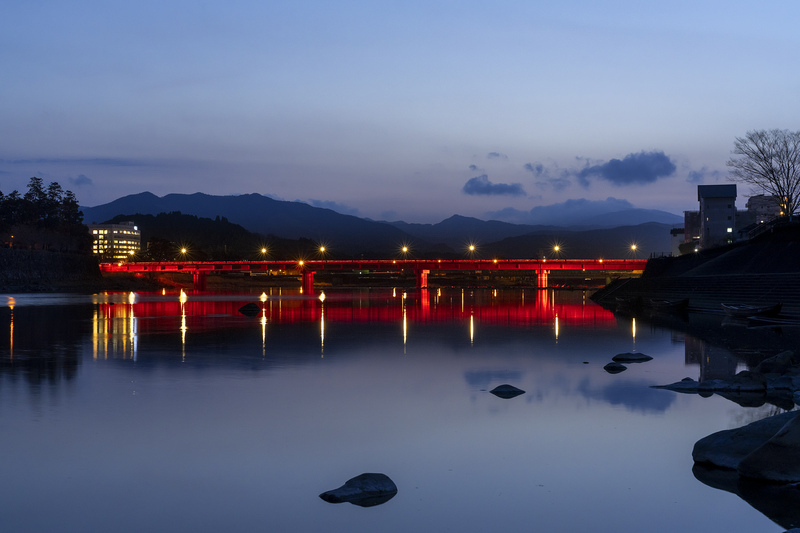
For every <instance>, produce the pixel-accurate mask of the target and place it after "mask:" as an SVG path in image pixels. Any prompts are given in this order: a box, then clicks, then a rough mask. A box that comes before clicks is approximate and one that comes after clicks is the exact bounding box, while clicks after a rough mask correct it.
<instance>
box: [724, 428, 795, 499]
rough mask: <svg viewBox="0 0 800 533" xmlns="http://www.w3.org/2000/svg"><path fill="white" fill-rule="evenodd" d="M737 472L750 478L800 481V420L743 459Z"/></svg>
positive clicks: (781, 429) (784, 481)
mask: <svg viewBox="0 0 800 533" xmlns="http://www.w3.org/2000/svg"><path fill="white" fill-rule="evenodd" d="M737 470H738V471H739V474H740V475H742V476H745V477H749V478H755V479H763V480H767V481H777V482H779V483H790V482H797V481H800V418H797V416H795V417H793V418H791V419H790V420H789V421H788V422H786V424H784V425H783V427H781V428H780V429H779V430H778V431H777V432H776V433H775V434H774V435H772V437H771V438H770V439H769V440H767V442H765V443H764V444H762V445H761V446H759V447H758V448H756V449H755V450H753V451H752V452H750V453H749V454H748V455H747V456H745V457H744V458H742V460H741V461H739V466H738V467H737Z"/></svg>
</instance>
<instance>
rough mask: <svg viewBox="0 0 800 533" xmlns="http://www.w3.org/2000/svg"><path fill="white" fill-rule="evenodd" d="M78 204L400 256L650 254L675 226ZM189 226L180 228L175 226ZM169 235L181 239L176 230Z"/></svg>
mask: <svg viewBox="0 0 800 533" xmlns="http://www.w3.org/2000/svg"><path fill="white" fill-rule="evenodd" d="M82 210H83V212H84V220H85V221H86V222H105V221H108V220H111V219H112V218H114V217H118V215H124V216H123V217H118V219H119V218H122V219H128V220H130V219H134V220H135V217H134V216H133V215H136V214H141V215H153V216H155V215H158V214H159V213H173V212H180V213H183V214H186V215H194V216H197V217H203V218H209V219H215V218H217V217H224V218H226V219H227V220H228V221H230V223H231V224H238V225H240V226H242V227H243V228H244V229H246V230H247V231H250V232H254V233H258V234H261V235H264V236H272V237H271V239H272V240H278V239H288V240H297V239H309V240H311V241H313V242H315V243H318V244H324V245H325V246H326V247H327V248H328V250H329V251H330V253H331V254H332V255H331V257H333V256H336V257H338V258H342V259H344V258H348V257H354V258H355V257H362V256H363V257H384V258H385V257H397V256H398V255H399V249H400V247H401V246H403V245H407V246H409V247H410V248H411V250H412V255H411V256H412V257H418V258H421V257H433V258H436V257H438V258H442V259H444V258H449V257H462V256H464V254H465V251H466V247H467V246H468V245H469V244H470V243H474V244H475V245H476V246H477V247H478V250H479V253H480V254H482V255H483V254H491V255H496V256H503V257H509V258H511V257H513V258H533V257H539V256H540V255H541V254H546V253H547V251H548V250H551V249H552V247H553V245H554V244H555V243H556V242H559V243H560V244H561V246H562V254H561V255H562V257H567V258H570V257H571V258H590V257H600V256H603V257H625V256H627V255H630V253H631V252H630V245H631V243H633V242H636V243H637V245H638V251H637V254H636V255H637V256H638V257H647V256H648V255H650V254H651V253H655V254H661V253H666V252H669V250H670V236H669V230H670V228H671V227H672V224H660V223H652V222H650V223H646V224H638V225H628V226H626V225H620V226H619V227H611V228H607V229H594V230H591V231H587V230H586V228H563V227H557V226H544V225H541V226H534V225H523V224H510V223H507V222H500V221H497V220H490V221H484V220H480V219H477V218H471V217H463V216H459V215H454V216H452V217H450V218H448V219H446V220H443V221H442V222H439V223H438V224H409V223H406V222H400V221H398V222H392V223H389V222H376V221H372V220H366V219H362V218H358V217H354V216H350V215H342V214H340V213H337V212H335V211H332V210H330V209H323V208H318V207H312V206H310V205H308V204H304V203H301V202H286V201H279V200H273V199H272V198H268V197H266V196H262V195H260V194H245V195H240V196H212V195H207V194H202V193H195V194H168V195H166V196H164V197H158V196H156V195H154V194H152V193H149V192H145V193H141V194H135V195H130V196H125V197H123V198H119V199H118V200H115V201H113V202H111V203H108V204H105V205H101V206H97V207H84V208H82ZM646 213H650V215H647V214H646ZM659 213H663V212H659V211H647V210H640V209H633V210H627V211H621V212H618V213H611V214H606V215H602V216H598V217H593V218H592V219H591V220H589V221H590V222H593V223H597V224H600V223H609V222H610V221H613V220H620V221H624V220H628V219H635V218H636V217H639V216H641V217H645V218H647V216H656V215H658V214H659ZM671 216H673V217H675V216H674V215H671ZM675 218H678V217H675ZM140 226H141V227H142V230H143V231H144V232H146V231H148V230H147V223H145V222H141V223H140ZM160 231H161V230H160ZM188 231H189V229H187V228H182V229H180V230H178V233H180V232H188ZM192 231H195V230H192ZM161 233H162V234H164V231H161ZM200 233H201V234H202V233H203V231H200ZM171 235H174V239H175V240H180V236H179V235H177V234H174V233H173V234H171ZM171 238H172V237H171ZM188 238H189V237H184V239H188Z"/></svg>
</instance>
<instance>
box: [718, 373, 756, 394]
mask: <svg viewBox="0 0 800 533" xmlns="http://www.w3.org/2000/svg"><path fill="white" fill-rule="evenodd" d="M719 390H731V391H736V392H764V391H766V390H767V378H766V377H764V375H763V374H761V373H759V372H750V371H749V370H742V371H741V372H739V373H738V374H736V375H735V376H733V377H732V378H731V379H729V380H728V388H727V389H725V388H721V389H719Z"/></svg>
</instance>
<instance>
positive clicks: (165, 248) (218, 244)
mask: <svg viewBox="0 0 800 533" xmlns="http://www.w3.org/2000/svg"><path fill="white" fill-rule="evenodd" d="M124 221H132V222H134V223H135V224H136V225H137V226H138V227H139V230H140V231H141V232H142V251H141V252H140V253H139V254H137V255H136V256H135V257H133V258H132V259H133V260H134V261H176V260H177V261H180V260H184V259H190V260H193V261H242V260H258V259H279V260H284V259H297V258H312V257H314V258H316V257H318V256H319V255H320V252H319V243H315V242H314V241H312V240H310V239H296V240H294V239H282V238H279V237H275V236H273V235H270V236H267V237H265V236H263V235H260V234H257V233H252V232H250V231H248V230H247V229H245V228H243V227H242V226H240V225H239V224H234V223H232V222H230V221H228V219H227V218H226V217H219V216H218V217H216V218H215V219H211V218H206V217H198V216H195V215H186V214H183V213H181V212H180V211H174V212H171V213H159V214H158V215H142V214H135V215H118V216H116V217H114V218H112V219H111V220H108V221H106V222H105V223H107V224H118V223H120V222H124ZM182 249H185V250H186V252H185V253H182V252H181V250H182ZM262 250H265V251H263V252H262ZM328 258H329V259H331V258H334V257H332V256H330V257H328ZM337 258H338V257H337Z"/></svg>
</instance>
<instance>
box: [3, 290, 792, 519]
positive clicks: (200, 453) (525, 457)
mask: <svg viewBox="0 0 800 533" xmlns="http://www.w3.org/2000/svg"><path fill="white" fill-rule="evenodd" d="M13 298H14V304H13V305H14V307H13V308H12V307H11V305H7V306H6V307H5V308H0V320H1V321H0V361H2V365H0V421H2V423H3V428H4V431H3V433H4V436H3V440H2V443H3V444H2V445H3V450H4V455H5V456H6V457H13V458H14V460H13V461H4V462H3V463H0V464H2V466H0V479H3V480H5V481H4V483H3V484H2V485H0V487H2V488H0V514H1V515H2V516H3V522H4V524H8V525H9V527H10V529H9V530H13V531H100V530H112V531H141V530H150V531H152V530H186V531H188V530H191V531H253V530H267V531H374V530H378V529H379V530H382V531H409V530H418V531H436V530H452V531H478V530H487V529H496V528H497V527H498V526H499V525H500V526H502V527H504V528H514V529H523V530H547V531H576V530H591V531H643V530H647V531H678V530H680V531H782V528H780V527H779V526H777V525H775V524H774V523H772V522H771V521H770V520H769V519H768V518H766V517H765V516H764V515H762V514H761V513H759V512H758V511H756V510H754V509H753V508H751V507H750V506H748V505H747V504H746V503H744V502H743V501H741V500H739V499H738V498H736V497H734V496H732V495H730V494H727V493H724V492H721V491H717V490H714V489H711V488H709V487H707V486H705V485H703V484H701V483H699V482H698V481H697V480H695V479H694V477H693V475H692V472H691V467H692V462H691V448H692V446H693V444H694V442H695V441H697V440H698V439H699V438H701V437H703V436H705V435H707V434H709V433H711V432H713V431H717V430H719V429H725V428H729V427H735V426H738V425H741V424H742V423H746V421H749V420H750V419H756V418H759V417H762V416H765V415H766V414H768V413H769V412H771V411H774V410H775V409H776V408H775V407H771V406H769V405H765V406H763V407H761V408H756V409H745V408H742V407H739V406H737V405H735V404H733V403H731V402H729V401H726V400H724V399H722V398H720V397H717V396H714V397H711V398H705V399H704V398H700V397H697V396H689V395H678V394H675V393H672V392H669V391H663V390H655V389H651V388H649V386H650V385H655V384H665V383H670V382H673V381H677V380H679V379H681V378H683V377H685V376H691V377H693V378H695V379H698V378H700V377H708V376H714V377H719V376H721V375H728V374H731V373H732V372H735V371H736V369H737V368H739V367H741V366H742V365H745V364H747V363H749V362H750V361H751V360H752V359H751V357H752V355H753V350H754V348H753V346H762V347H764V346H766V347H767V348H768V349H770V350H778V349H779V348H780V343H781V342H787V341H788V342H794V339H793V338H792V337H791V335H787V334H786V333H785V332H784V333H782V334H781V335H778V334H776V335H774V336H770V334H768V333H764V332H761V333H760V334H759V335H758V336H755V337H753V336H752V335H750V334H748V333H747V332H746V331H740V330H726V329H721V328H720V327H719V326H718V324H717V325H716V326H715V325H713V321H714V320H717V321H718V319H717V318H714V317H699V318H696V319H695V318H693V319H692V321H690V322H689V323H685V324H684V323H676V324H674V327H673V328H672V329H667V328H664V327H660V326H655V325H653V323H652V322H647V321H643V320H641V319H640V320H639V321H636V322H635V321H634V320H632V319H630V318H617V317H615V316H614V315H612V314H611V313H609V312H608V311H606V310H604V309H602V308H600V307H598V306H596V305H594V304H592V303H591V301H589V300H588V299H587V298H586V295H584V294H583V293H580V292H556V293H554V292H552V291H530V290H527V291H521V290H488V289H487V290H471V289H464V290H461V289H449V290H448V289H441V290H435V291H433V290H432V291H407V292H403V291H402V290H392V289H387V290H357V291H332V290H326V291H325V298H324V299H323V298H320V297H319V295H301V294H299V293H298V292H297V291H293V290H291V289H285V288H284V289H278V288H274V289H267V290H266V291H265V292H264V293H263V295H260V296H259V295H222V294H194V293H188V294H185V296H183V297H182V296H181V295H180V294H179V293H166V294H162V293H136V294H131V293H118V294H106V295H100V296H95V297H78V296H69V295H67V296H61V295H51V296H49V301H50V302H53V303H49V304H42V303H41V302H43V301H48V300H45V299H40V298H36V297H29V296H28V295H14V296H13ZM56 302H57V303H56ZM65 302H66V303H65ZM250 302H252V303H255V304H256V305H258V307H259V309H260V312H258V314H257V315H255V316H245V315H243V314H241V313H240V312H239V308H240V307H242V306H243V305H244V304H246V303H250ZM626 351H641V352H645V353H648V354H650V355H652V356H653V357H654V360H653V361H651V362H648V363H643V364H633V365H630V367H629V369H628V370H627V371H625V372H623V373H621V374H617V375H610V374H608V373H606V372H604V371H603V369H602V367H603V365H604V364H605V363H607V362H608V361H610V358H611V357H612V356H613V355H614V354H616V353H620V352H626ZM502 383H509V384H512V385H514V386H516V387H519V388H521V389H523V390H525V391H526V393H525V394H523V395H521V396H518V397H516V398H514V399H510V400H504V399H501V398H498V397H496V396H494V395H492V394H489V393H488V392H487V391H489V390H490V389H492V388H493V387H495V386H497V385H499V384H502ZM362 472H383V473H385V474H387V475H389V476H390V477H391V478H392V479H393V480H394V481H395V482H396V483H397V485H398V487H399V492H398V495H397V496H396V497H395V498H393V499H392V500H391V501H389V502H388V503H386V504H384V505H381V506H379V507H375V508H369V509H364V508H359V507H355V506H351V505H349V504H341V505H332V504H328V503H325V502H323V501H322V500H320V499H319V498H317V495H318V494H319V493H321V492H323V491H325V490H328V489H331V488H335V487H337V486H339V485H341V484H342V483H343V482H344V481H346V480H347V479H349V478H351V477H353V476H356V475H358V474H361V473H362ZM42 502H47V505H46V507H47V512H46V513H45V512H38V510H40V509H41V505H42ZM120 517H124V519H121V518H120Z"/></svg>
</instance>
